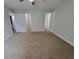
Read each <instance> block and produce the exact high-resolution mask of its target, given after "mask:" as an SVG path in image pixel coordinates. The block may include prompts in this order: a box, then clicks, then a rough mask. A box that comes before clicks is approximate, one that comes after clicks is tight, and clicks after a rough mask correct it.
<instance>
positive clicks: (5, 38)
mask: <svg viewBox="0 0 79 59" xmlns="http://www.w3.org/2000/svg"><path fill="white" fill-rule="evenodd" d="M11 36H12V35H8V36H7V37H4V40H7V39H8V38H10V37H11Z"/></svg>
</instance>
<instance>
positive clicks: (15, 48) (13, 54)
mask: <svg viewBox="0 0 79 59" xmlns="http://www.w3.org/2000/svg"><path fill="white" fill-rule="evenodd" d="M4 43H5V47H4V48H5V49H4V52H5V53H4V56H5V57H4V58H5V59H74V49H73V47H72V46H71V45H69V44H68V43H66V42H65V41H63V40H62V39H60V38H58V37H57V36H55V35H54V34H52V33H49V32H29V33H16V34H15V35H14V36H13V37H11V38H9V39H8V40H5V41H4Z"/></svg>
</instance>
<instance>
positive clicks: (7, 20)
mask: <svg viewBox="0 0 79 59" xmlns="http://www.w3.org/2000/svg"><path fill="white" fill-rule="evenodd" d="M8 12H13V10H12V9H10V8H8V7H7V6H4V39H5V40H6V39H8V38H9V37H11V36H12V35H13V32H12V27H11V22H10V18H9V13H8Z"/></svg>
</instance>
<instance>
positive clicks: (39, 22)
mask: <svg viewBox="0 0 79 59" xmlns="http://www.w3.org/2000/svg"><path fill="white" fill-rule="evenodd" d="M31 17H32V31H44V30H45V13H44V12H43V11H33V12H31Z"/></svg>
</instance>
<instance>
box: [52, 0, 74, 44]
mask: <svg viewBox="0 0 79 59" xmlns="http://www.w3.org/2000/svg"><path fill="white" fill-rule="evenodd" d="M53 12H54V18H53V20H52V21H53V22H52V27H51V32H54V33H55V34H57V35H58V36H60V37H61V38H63V39H64V40H65V41H67V42H69V43H70V44H71V45H74V1H73V0H65V1H64V2H63V3H62V4H61V5H60V6H58V7H57V8H56V9H54V11H53Z"/></svg>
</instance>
